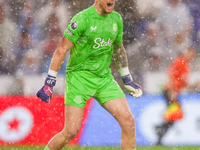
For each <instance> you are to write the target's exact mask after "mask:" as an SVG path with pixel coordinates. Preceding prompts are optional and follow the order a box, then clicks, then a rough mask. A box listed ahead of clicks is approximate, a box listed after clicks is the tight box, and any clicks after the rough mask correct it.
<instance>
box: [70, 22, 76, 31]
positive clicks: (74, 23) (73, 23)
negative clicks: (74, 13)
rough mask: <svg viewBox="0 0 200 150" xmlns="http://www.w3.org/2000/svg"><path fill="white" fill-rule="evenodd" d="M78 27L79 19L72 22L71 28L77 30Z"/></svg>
mask: <svg viewBox="0 0 200 150" xmlns="http://www.w3.org/2000/svg"><path fill="white" fill-rule="evenodd" d="M77 27H78V21H74V22H72V24H71V29H72V30H76V29H77Z"/></svg>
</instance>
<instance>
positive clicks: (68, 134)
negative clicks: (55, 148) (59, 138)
mask: <svg viewBox="0 0 200 150" xmlns="http://www.w3.org/2000/svg"><path fill="white" fill-rule="evenodd" d="M79 130H80V127H65V128H64V129H63V131H62V133H63V135H64V137H65V139H66V140H67V141H68V140H69V141H70V140H71V139H72V138H74V137H75V136H76V134H77V133H78V132H79Z"/></svg>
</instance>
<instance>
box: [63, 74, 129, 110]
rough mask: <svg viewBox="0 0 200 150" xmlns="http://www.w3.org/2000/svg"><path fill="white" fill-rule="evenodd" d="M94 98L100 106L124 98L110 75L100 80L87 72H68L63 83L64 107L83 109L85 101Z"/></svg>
mask: <svg viewBox="0 0 200 150" xmlns="http://www.w3.org/2000/svg"><path fill="white" fill-rule="evenodd" d="M91 97H94V98H95V99H96V100H97V101H98V102H99V104H100V105H102V104H103V103H105V102H107V101H110V100H113V99H117V98H122V97H125V94H124V92H123V91H122V89H121V88H120V87H119V85H118V84H117V82H116V81H115V80H114V77H113V76H112V74H110V75H108V76H107V77H104V78H101V77H99V76H97V75H95V74H93V73H91V72H88V71H75V72H69V73H67V75H66V82H65V105H70V106H76V107H80V108H84V106H85V104H86V101H87V100H88V99H90V98H91Z"/></svg>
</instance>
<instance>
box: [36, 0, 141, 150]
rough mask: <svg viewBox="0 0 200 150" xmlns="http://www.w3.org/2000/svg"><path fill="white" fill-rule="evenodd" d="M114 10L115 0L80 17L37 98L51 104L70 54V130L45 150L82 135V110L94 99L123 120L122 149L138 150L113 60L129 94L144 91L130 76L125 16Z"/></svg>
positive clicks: (98, 3)
mask: <svg viewBox="0 0 200 150" xmlns="http://www.w3.org/2000/svg"><path fill="white" fill-rule="evenodd" d="M114 5H115V0H95V2H94V5H92V6H91V7H89V8H88V9H86V10H84V11H82V12H80V13H78V14H77V15H75V16H74V17H73V18H72V20H71V21H70V23H69V24H68V27H67V29H66V30H65V32H64V36H63V38H62V40H61V42H60V44H59V45H58V47H57V49H56V51H55V52H54V55H53V58H52V60H51V63H50V68H49V71H48V76H47V78H46V80H45V85H44V86H43V87H42V88H41V89H40V90H39V91H38V93H37V96H38V97H39V98H40V99H41V100H42V101H44V102H49V101H50V100H51V98H52V92H53V87H54V86H55V84H56V75H57V72H58V71H59V69H60V67H61V65H62V62H63V60H64V57H65V54H66V52H67V51H69V50H70V49H71V52H70V59H69V62H68V65H67V69H66V82H65V126H64V128H63V130H62V131H61V132H60V133H58V134H56V135H55V136H54V137H53V138H52V139H51V140H50V141H49V143H48V145H47V146H46V147H45V150H49V149H51V150H60V149H62V147H64V146H65V145H66V144H67V143H68V142H69V141H70V140H71V139H72V138H73V137H74V136H75V135H76V134H77V133H78V132H79V129H80V126H81V122H82V116H83V109H84V106H85V104H86V100H87V99H89V98H90V97H94V98H95V99H96V100H97V101H98V102H99V104H100V105H101V106H102V107H103V108H105V109H106V110H107V111H108V112H109V113H110V114H111V115H113V117H114V118H115V119H116V120H117V121H118V123H119V125H120V127H121V149H124V150H125V149H129V150H135V149H136V133H135V119H134V116H133V115H132V113H131V110H130V108H129V105H128V103H127V100H126V97H125V94H124V93H123V91H122V90H121V88H120V87H119V86H118V84H117V83H116V82H115V80H114V78H113V76H112V74H111V70H110V69H109V66H110V63H111V58H112V55H113V57H114V59H115V62H116V65H117V67H118V69H119V72H120V74H121V76H122V80H123V82H124V85H125V87H126V88H127V90H128V91H129V92H130V94H131V95H132V96H134V97H140V96H141V95H142V90H141V88H140V86H139V85H137V84H135V83H134V82H133V80H132V77H131V75H130V73H129V69H128V62H127V57H126V53H125V49H124V47H123V44H122V36H123V21H122V18H121V15H119V13H117V12H115V11H113V10H114Z"/></svg>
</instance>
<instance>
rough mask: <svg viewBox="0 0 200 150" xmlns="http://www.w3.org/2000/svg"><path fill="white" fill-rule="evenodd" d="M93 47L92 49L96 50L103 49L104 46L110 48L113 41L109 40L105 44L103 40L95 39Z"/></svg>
mask: <svg viewBox="0 0 200 150" xmlns="http://www.w3.org/2000/svg"><path fill="white" fill-rule="evenodd" d="M94 43H95V45H93V48H94V49H97V48H99V47H102V48H105V47H106V46H111V45H112V43H113V41H112V40H111V39H110V38H109V39H108V42H106V41H105V40H104V39H101V38H96V39H95V40H94Z"/></svg>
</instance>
